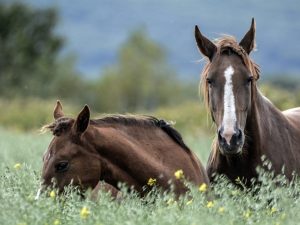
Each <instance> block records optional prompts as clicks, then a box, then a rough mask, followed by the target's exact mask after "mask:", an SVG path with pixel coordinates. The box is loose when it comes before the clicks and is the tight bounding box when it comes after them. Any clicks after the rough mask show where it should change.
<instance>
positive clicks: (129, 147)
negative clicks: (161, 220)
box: [42, 101, 209, 196]
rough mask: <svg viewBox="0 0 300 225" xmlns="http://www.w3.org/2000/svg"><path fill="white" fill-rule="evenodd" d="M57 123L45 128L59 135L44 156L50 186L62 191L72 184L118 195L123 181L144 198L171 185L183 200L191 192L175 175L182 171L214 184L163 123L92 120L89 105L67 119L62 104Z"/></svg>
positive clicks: (194, 179) (116, 118) (45, 176)
mask: <svg viewBox="0 0 300 225" xmlns="http://www.w3.org/2000/svg"><path fill="white" fill-rule="evenodd" d="M54 118H55V122H54V123H52V124H50V125H47V126H45V128H46V129H50V130H51V131H52V133H53V135H54V138H53V139H52V141H51V143H50V145H49V147H48V150H47V151H46V152H45V154H44V157H43V161H44V166H43V172H42V178H43V180H44V185H45V186H49V185H52V179H53V178H55V180H56V185H57V187H58V188H59V190H60V191H62V190H63V189H64V187H65V186H66V185H68V184H70V183H71V182H72V184H73V185H76V186H79V187H80V188H81V189H83V190H85V189H87V188H92V189H99V188H103V189H105V190H108V191H111V192H112V194H116V193H117V192H118V183H119V182H121V183H125V184H127V186H129V187H133V188H134V189H135V190H136V191H138V192H139V193H141V196H142V195H143V194H144V193H145V190H146V191H147V190H149V189H151V187H150V186H152V185H153V184H154V183H155V185H157V186H158V187H160V188H162V189H164V190H168V189H169V187H170V181H171V182H172V183H173V184H174V192H175V193H176V194H177V195H178V194H182V193H184V192H185V191H186V190H187V189H186V187H185V186H184V184H183V182H182V180H180V179H176V177H175V176H174V173H175V172H176V171H177V170H182V171H183V175H184V177H185V178H186V179H187V180H189V181H190V182H192V183H194V184H196V185H200V184H202V183H207V184H208V182H209V181H208V178H207V175H206V171H205V169H204V168H203V167H202V165H201V163H200V161H199V160H198V158H197V157H196V156H195V155H194V154H193V152H192V151H191V150H190V149H189V148H188V147H187V146H186V145H185V144H184V142H183V140H182V138H181V135H180V134H179V133H178V132H177V131H176V130H175V129H174V128H172V127H171V126H170V125H169V124H167V123H166V122H165V121H163V120H158V119H156V118H154V117H148V116H142V117H138V116H121V115H116V116H107V117H104V118H101V119H97V120H91V119H90V111H89V108H88V106H85V107H84V108H83V110H82V111H81V112H80V113H79V115H78V116H77V119H72V118H68V117H65V116H64V113H63V111H62V106H61V104H60V102H59V101H58V102H57V104H56V107H55V109H54ZM150 178H151V179H150ZM149 179H150V182H149ZM147 185H148V188H147ZM145 187H146V188H145Z"/></svg>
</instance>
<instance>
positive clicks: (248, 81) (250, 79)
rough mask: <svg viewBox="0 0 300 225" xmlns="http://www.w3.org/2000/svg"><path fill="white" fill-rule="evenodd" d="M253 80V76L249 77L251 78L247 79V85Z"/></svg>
mask: <svg viewBox="0 0 300 225" xmlns="http://www.w3.org/2000/svg"><path fill="white" fill-rule="evenodd" d="M252 80H253V76H251V77H248V79H247V83H248V84H249V83H250V82H251V81H252Z"/></svg>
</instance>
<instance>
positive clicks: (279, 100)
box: [261, 83, 300, 110]
mask: <svg viewBox="0 0 300 225" xmlns="http://www.w3.org/2000/svg"><path fill="white" fill-rule="evenodd" d="M261 90H262V93H263V94H264V95H265V96H266V97H268V98H269V99H270V100H271V101H272V103H273V104H274V105H275V106H276V107H278V108H279V109H281V110H286V109H289V108H294V107H298V106H300V92H299V91H298V89H296V90H289V89H284V88H282V87H278V86H275V85H272V84H270V83H264V84H263V85H261Z"/></svg>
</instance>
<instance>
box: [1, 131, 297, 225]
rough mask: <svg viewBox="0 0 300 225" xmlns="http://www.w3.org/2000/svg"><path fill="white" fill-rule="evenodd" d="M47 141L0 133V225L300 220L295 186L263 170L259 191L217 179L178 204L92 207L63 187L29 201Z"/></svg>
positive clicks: (127, 201)
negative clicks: (210, 186) (62, 192)
mask: <svg viewBox="0 0 300 225" xmlns="http://www.w3.org/2000/svg"><path fill="white" fill-rule="evenodd" d="M50 139H51V136H50V135H47V134H46V135H42V136H41V135H39V134H37V133H29V134H23V133H16V132H11V131H4V130H3V129H2V130H0V143H1V145H0V146H1V147H0V158H1V162H0V177H1V179H0V202H1V204H0V224H5V225H10V224H11V225H16V224H19V225H21V224H23V225H24V224H27V225H31V224H39V225H40V224H43V225H44V224H48V225H52V224H55V225H58V224H93V225H95V224H102V225H111V224H120V225H121V224H122V225H124V224H133V225H134V224H138V225H140V224H149V225H153V224H162V225H163V224H183V225H192V224H195V225H196V224H266V225H270V224H271V225H272V224H273V225H276V224H298V221H299V219H300V214H299V210H300V200H299V198H298V196H299V190H300V183H299V182H298V181H296V182H294V183H286V181H285V179H284V177H278V178H276V179H277V180H274V179H273V178H271V176H270V174H268V173H265V172H264V171H262V172H261V176H260V178H259V179H260V182H261V186H260V188H257V189H252V190H247V189H245V190H242V189H238V188H236V187H235V186H234V185H232V184H230V183H228V182H227V180H226V179H225V178H220V179H219V182H218V183H217V184H216V185H215V187H214V189H213V191H212V192H211V194H210V196H212V197H210V198H208V197H207V196H206V193H205V192H203V189H202V192H201V191H199V189H198V187H192V189H191V191H190V193H189V194H188V195H187V196H183V197H181V198H180V199H175V198H174V196H172V195H171V194H158V193H156V192H155V191H154V192H152V193H150V194H149V195H148V196H146V197H145V198H144V199H140V198H138V197H137V195H136V194H135V193H128V194H125V195H124V200H122V201H121V202H117V201H113V200H112V199H111V198H110V197H109V196H108V195H107V194H105V193H101V195H100V197H99V200H98V201H96V202H93V201H90V200H89V199H88V198H86V199H81V198H80V197H79V195H77V194H76V190H74V189H71V188H69V189H68V191H67V193H66V194H65V195H64V196H61V197H58V196H57V194H56V193H55V191H54V192H52V191H53V190H48V191H46V192H44V193H43V194H42V196H41V197H40V198H39V199H38V200H35V199H34V196H35V194H36V191H37V189H38V187H39V182H40V181H39V179H40V171H41V166H42V160H41V158H42V153H43V152H44V150H45V149H46V147H47V146H48V144H49V141H50ZM187 139H188V140H187V142H188V143H189V144H191V145H193V148H195V149H198V151H199V153H201V154H202V153H203V152H208V151H209V150H208V149H207V148H206V147H207V145H209V141H207V140H206V139H202V140H201V139H193V137H192V136H191V137H187ZM237 182H239V183H240V182H241V181H237ZM281 184H284V185H281ZM51 192H52V193H51ZM50 193H51V194H50ZM124 193H126V192H125V191H124Z"/></svg>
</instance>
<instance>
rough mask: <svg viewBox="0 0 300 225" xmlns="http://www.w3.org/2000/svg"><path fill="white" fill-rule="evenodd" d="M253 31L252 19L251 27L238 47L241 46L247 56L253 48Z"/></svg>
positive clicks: (253, 22) (253, 23) (254, 27)
mask: <svg viewBox="0 0 300 225" xmlns="http://www.w3.org/2000/svg"><path fill="white" fill-rule="evenodd" d="M255 29H256V25H255V21H254V18H252V22H251V27H250V29H249V31H248V32H247V33H246V34H245V36H244V37H243V39H242V40H241V42H240V46H242V47H243V49H244V50H245V51H246V52H247V53H248V54H250V52H251V51H252V50H253V48H254V47H255Z"/></svg>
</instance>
